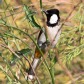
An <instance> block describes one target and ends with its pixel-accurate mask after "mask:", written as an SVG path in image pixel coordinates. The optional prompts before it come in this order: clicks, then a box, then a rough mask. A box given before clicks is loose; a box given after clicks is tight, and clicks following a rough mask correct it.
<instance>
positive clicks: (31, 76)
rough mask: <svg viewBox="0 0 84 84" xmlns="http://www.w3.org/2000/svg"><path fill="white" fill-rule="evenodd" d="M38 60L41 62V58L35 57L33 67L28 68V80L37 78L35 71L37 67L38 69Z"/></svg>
mask: <svg viewBox="0 0 84 84" xmlns="http://www.w3.org/2000/svg"><path fill="white" fill-rule="evenodd" d="M38 62H39V58H34V59H33V62H32V64H31V67H30V68H29V70H28V78H27V79H28V80H33V79H34V78H35V73H34V71H35V69H36V67H37V65H38Z"/></svg>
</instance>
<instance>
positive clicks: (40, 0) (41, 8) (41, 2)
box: [40, 0, 42, 9]
mask: <svg viewBox="0 0 84 84" xmlns="http://www.w3.org/2000/svg"><path fill="white" fill-rule="evenodd" d="M40 8H41V9H42V0H40Z"/></svg>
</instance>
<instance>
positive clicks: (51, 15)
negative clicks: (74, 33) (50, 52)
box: [27, 9, 61, 80]
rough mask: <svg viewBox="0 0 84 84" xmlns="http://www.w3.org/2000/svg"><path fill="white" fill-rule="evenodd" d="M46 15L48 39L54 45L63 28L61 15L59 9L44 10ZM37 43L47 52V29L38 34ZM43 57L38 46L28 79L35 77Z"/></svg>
mask: <svg viewBox="0 0 84 84" xmlns="http://www.w3.org/2000/svg"><path fill="white" fill-rule="evenodd" d="M43 12H44V13H45V15H46V32H47V37H48V41H49V43H50V44H51V46H52V47H54V46H55V45H56V43H57V41H58V39H59V37H60V34H61V30H60V27H61V25H60V16H59V10H58V9H50V10H46V11H43ZM37 44H38V46H39V48H40V49H41V50H42V52H43V53H45V52H46V47H48V43H47V40H46V35H45V29H44V31H43V30H41V31H40V33H39V36H38V40H37ZM40 58H41V54H40V52H39V50H38V49H37V48H36V49H35V54H34V58H33V61H32V64H31V65H32V67H31V66H30V68H29V70H28V72H27V73H28V79H29V80H32V79H34V76H35V74H34V71H33V70H36V67H37V65H38V62H39V60H40ZM32 68H33V69H32Z"/></svg>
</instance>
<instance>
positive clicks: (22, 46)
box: [0, 0, 84, 84]
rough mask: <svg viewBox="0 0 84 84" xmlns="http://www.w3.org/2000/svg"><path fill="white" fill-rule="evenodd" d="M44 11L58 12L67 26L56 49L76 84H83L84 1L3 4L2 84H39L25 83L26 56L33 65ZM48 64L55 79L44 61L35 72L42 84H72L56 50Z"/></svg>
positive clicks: (0, 32)
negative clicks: (56, 55) (32, 58)
mask: <svg viewBox="0 0 84 84" xmlns="http://www.w3.org/2000/svg"><path fill="white" fill-rule="evenodd" d="M41 8H43V9H45V10H47V9H51V8H56V9H59V11H60V17H61V23H64V25H63V27H62V34H61V37H60V40H59V42H58V44H57V45H56V47H57V49H58V55H59V58H60V60H61V62H62V63H63V65H66V66H67V68H68V70H69V71H70V72H71V74H72V76H73V78H74V80H75V83H74V84H84V0H0V84H23V83H24V84H39V82H38V81H37V80H35V81H34V82H29V81H27V80H26V79H25V74H26V69H28V68H29V63H28V61H27V60H26V59H25V58H24V56H25V57H26V58H27V59H28V60H30V62H32V60H31V56H32V55H33V54H34V49H35V46H36V45H35V43H34V42H36V39H37V36H38V34H39V31H40V29H41V28H42V27H43V22H42V17H43V16H42V14H41ZM21 55H24V56H21ZM46 61H47V63H48V66H49V68H50V70H51V73H52V76H51V74H50V73H49V71H48V69H47V68H48V67H46V65H45V63H44V62H43V61H41V62H40V64H39V66H38V68H37V70H36V74H37V77H38V80H39V81H40V84H72V83H71V80H70V78H69V76H68V75H67V74H66V73H65V70H64V69H63V68H62V67H61V66H60V65H59V63H58V62H57V60H56V59H55V52H54V50H50V52H49V53H48V54H47V56H46ZM53 80H54V82H53Z"/></svg>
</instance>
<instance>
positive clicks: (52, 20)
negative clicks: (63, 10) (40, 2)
mask: <svg viewBox="0 0 84 84" xmlns="http://www.w3.org/2000/svg"><path fill="white" fill-rule="evenodd" d="M44 13H45V14H46V16H47V26H50V27H54V26H56V25H57V24H58V22H59V21H60V16H59V10H58V9H50V10H47V11H44Z"/></svg>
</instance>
